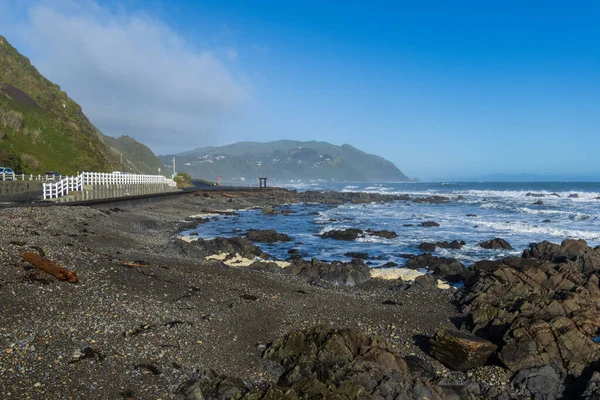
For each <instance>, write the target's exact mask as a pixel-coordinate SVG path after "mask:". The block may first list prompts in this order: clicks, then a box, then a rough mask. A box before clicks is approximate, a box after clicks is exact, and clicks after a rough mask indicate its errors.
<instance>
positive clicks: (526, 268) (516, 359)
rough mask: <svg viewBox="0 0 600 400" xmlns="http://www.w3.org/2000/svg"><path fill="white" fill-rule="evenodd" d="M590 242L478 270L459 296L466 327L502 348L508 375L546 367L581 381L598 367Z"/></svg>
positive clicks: (597, 305)
mask: <svg viewBox="0 0 600 400" xmlns="http://www.w3.org/2000/svg"><path fill="white" fill-rule="evenodd" d="M599 262H600V259H599V258H598V253H597V250H595V249H592V248H590V247H588V246H587V244H586V243H585V241H577V240H566V241H564V242H563V243H562V244H561V245H556V244H552V243H549V242H541V243H537V244H532V245H531V246H530V248H529V249H528V250H526V251H524V252H523V258H521V259H519V258H514V257H512V258H507V259H504V260H498V261H493V262H492V261H486V262H479V263H476V264H474V265H472V266H471V270H472V271H473V272H474V274H475V275H474V276H473V277H472V278H471V279H470V280H468V281H467V282H466V284H465V287H464V288H463V289H461V290H460V291H459V292H458V293H457V296H456V300H457V302H458V303H459V304H462V305H463V307H462V311H463V312H464V313H465V314H467V316H468V317H467V319H466V323H465V327H467V328H469V329H470V330H471V331H472V332H473V333H475V334H476V335H478V336H481V337H484V338H486V339H488V340H491V341H493V342H495V343H496V344H498V345H500V346H501V348H500V350H499V352H498V358H499V360H500V361H501V362H502V363H503V364H504V365H505V366H506V367H508V368H509V369H510V370H511V371H513V372H517V371H519V370H522V369H527V368H535V367H541V366H544V365H549V366H550V367H552V368H553V369H554V370H555V371H556V373H557V374H558V375H559V376H560V377H561V379H564V378H565V377H566V376H567V375H569V376H571V377H573V378H578V377H579V376H581V374H582V373H583V372H584V371H586V369H587V368H589V366H590V365H591V364H592V363H596V362H598V361H599V360H600V348H599V346H598V344H596V343H594V341H593V340H592V337H593V336H595V335H596V334H597V332H598V330H600V287H599V283H600V279H599V277H598V275H597V271H598V268H599V267H600V264H599Z"/></svg>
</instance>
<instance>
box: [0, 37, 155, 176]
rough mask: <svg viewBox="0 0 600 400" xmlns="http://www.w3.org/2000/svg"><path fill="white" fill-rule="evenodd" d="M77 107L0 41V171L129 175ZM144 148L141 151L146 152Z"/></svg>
mask: <svg viewBox="0 0 600 400" xmlns="http://www.w3.org/2000/svg"><path fill="white" fill-rule="evenodd" d="M108 141H109V140H108V139H106V137H104V136H103V135H102V134H101V133H100V132H99V131H98V130H97V129H96V128H95V127H94V125H93V124H92V123H91V122H90V121H89V120H88V119H87V117H86V116H85V114H84V113H83V111H82V109H81V107H80V106H79V105H78V104H77V103H75V102H74V101H73V100H71V99H70V98H69V97H68V96H67V94H66V93H65V92H64V91H62V90H61V89H60V87H59V86H58V85H56V84H54V83H52V82H50V81H49V80H47V79H46V78H44V77H43V76H42V75H41V74H40V73H39V72H38V71H37V69H35V67H34V66H33V65H31V63H30V62H29V59H27V58H26V57H24V56H22V55H21V54H19V52H18V51H17V50H16V49H15V48H14V47H12V46H11V45H10V44H9V43H8V42H7V41H6V39H5V38H4V37H2V36H0V166H8V167H12V168H13V169H15V170H17V171H19V172H24V173H39V172H44V171H46V170H55V171H59V172H61V173H63V174H73V173H75V172H77V171H83V170H88V171H111V170H129V171H132V172H140V171H141V170H143V169H144V167H145V166H142V167H141V168H139V167H138V166H137V165H136V162H135V161H133V160H131V161H129V160H127V157H128V156H127V154H124V158H123V161H121V160H122V158H121V153H120V152H119V151H118V150H116V149H115V148H113V147H112V146H111V145H110V144H109V143H108ZM144 147H145V146H144Z"/></svg>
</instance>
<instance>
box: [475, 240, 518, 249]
mask: <svg viewBox="0 0 600 400" xmlns="http://www.w3.org/2000/svg"><path fill="white" fill-rule="evenodd" d="M479 246H480V247H483V248H484V249H494V250H496V249H503V250H512V246H511V245H510V243H508V242H507V241H506V240H504V239H501V238H495V239H490V240H486V241H485V242H481V243H479Z"/></svg>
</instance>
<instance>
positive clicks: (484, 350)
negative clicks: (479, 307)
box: [429, 328, 498, 371]
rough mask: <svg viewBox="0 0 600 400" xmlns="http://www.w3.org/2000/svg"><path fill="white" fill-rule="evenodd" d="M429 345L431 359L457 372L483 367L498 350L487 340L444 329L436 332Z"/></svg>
mask: <svg viewBox="0 0 600 400" xmlns="http://www.w3.org/2000/svg"><path fill="white" fill-rule="evenodd" d="M429 345H430V350H429V353H430V355H431V356H432V357H434V358H436V359H438V360H439V361H440V362H442V363H443V364H444V365H446V366H447V367H449V368H451V369H454V370H458V371H466V370H468V369H472V368H475V367H480V366H483V365H485V363H486V362H487V360H488V359H489V358H490V356H491V355H492V354H493V353H494V352H495V351H496V349H497V348H498V346H496V345H495V344H493V343H492V342H490V341H488V340H485V339H482V338H479V337H477V336H474V335H470V334H468V333H464V332H458V331H450V330H448V329H445V328H440V329H439V330H438V331H437V333H436V334H435V337H434V338H433V340H431V341H430V344H429Z"/></svg>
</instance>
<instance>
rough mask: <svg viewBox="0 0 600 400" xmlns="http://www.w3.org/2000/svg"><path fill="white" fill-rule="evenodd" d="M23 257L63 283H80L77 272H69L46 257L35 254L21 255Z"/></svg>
mask: <svg viewBox="0 0 600 400" xmlns="http://www.w3.org/2000/svg"><path fill="white" fill-rule="evenodd" d="M21 257H23V259H24V260H26V261H27V262H29V263H30V264H31V265H33V266H34V267H36V268H37V269H41V270H42V271H44V272H47V273H49V274H50V275H52V276H54V277H55V278H56V279H60V280H61V281H67V282H71V283H76V282H78V281H79V280H78V279H77V275H76V274H75V272H73V271H69V270H68V269H66V268H63V267H61V266H60V265H58V264H55V263H53V262H52V261H50V260H48V259H47V258H46V257H42V256H39V255H37V254H35V253H21Z"/></svg>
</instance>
